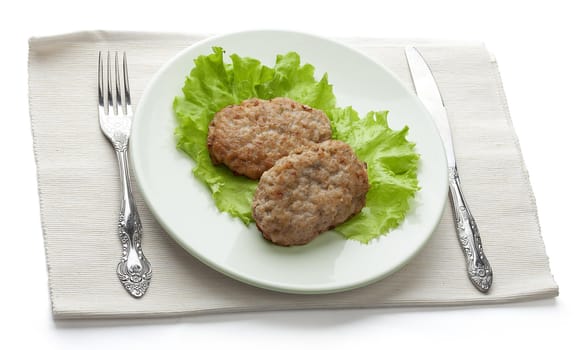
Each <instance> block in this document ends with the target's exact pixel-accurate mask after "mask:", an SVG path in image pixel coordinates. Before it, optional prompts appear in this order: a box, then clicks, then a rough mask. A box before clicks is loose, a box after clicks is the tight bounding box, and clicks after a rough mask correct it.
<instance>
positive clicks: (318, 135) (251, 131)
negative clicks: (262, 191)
mask: <svg viewBox="0 0 580 350" xmlns="http://www.w3.org/2000/svg"><path fill="white" fill-rule="evenodd" d="M331 136H332V130H331V127H330V120H329V119H328V117H327V116H326V114H324V112H322V111H321V110H318V109H314V108H311V107H309V106H306V105H303V104H301V103H298V102H296V101H293V100H291V99H289V98H282V97H278V98H274V99H272V100H259V99H250V100H246V101H243V102H242V103H241V104H239V105H234V106H228V107H226V108H224V109H222V110H220V111H219V112H217V113H216V114H215V116H214V118H213V120H212V121H211V123H210V125H209V129H208V137H207V147H208V150H209V154H210V157H211V160H212V162H213V163H214V164H215V165H218V164H225V165H226V166H227V167H228V168H230V169H231V170H232V171H233V172H234V173H237V174H241V175H245V176H247V177H249V178H251V179H259V178H260V176H262V173H263V172H264V171H266V170H268V169H270V168H271V167H272V166H273V165H274V163H275V162H276V161H277V160H278V159H280V158H282V157H284V156H286V155H288V154H289V153H290V152H292V151H293V150H295V149H297V148H299V147H301V146H304V145H309V144H313V143H319V142H322V141H325V140H329V139H330V138H331Z"/></svg>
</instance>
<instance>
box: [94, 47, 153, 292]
mask: <svg viewBox="0 0 580 350" xmlns="http://www.w3.org/2000/svg"><path fill="white" fill-rule="evenodd" d="M102 56H103V55H102V54H101V52H100V51H99V68H98V90H99V124H100V125H101V131H102V132H103V134H104V135H105V136H106V137H107V139H109V141H110V142H111V144H112V145H113V148H114V149H115V153H116V154H117V162H118V164H119V171H120V174H121V189H122V200H121V214H120V216H119V224H118V228H119V238H120V239H121V244H122V246H123V255H122V256H121V261H120V262H119V264H118V265H117V276H119V280H120V281H121V284H122V285H123V287H125V289H126V290H127V291H128V292H129V293H130V294H131V295H132V296H134V297H135V298H140V297H142V296H143V295H144V294H145V292H146V291H147V288H149V283H150V282H151V264H150V263H149V261H148V260H147V258H145V255H144V254H143V251H142V250H141V232H142V227H141V220H140V219H139V213H137V206H136V205H135V200H134V199H133V192H132V190H131V179H130V175H129V158H128V153H127V146H128V141H129V136H130V134H131V120H132V119H133V110H132V108H131V94H130V92H129V75H128V73H127V56H126V55H125V53H123V73H122V74H123V79H122V80H121V78H120V72H119V60H118V55H117V53H116V52H115V61H114V62H111V55H110V53H109V52H107V63H106V64H107V67H106V69H105V68H104V67H103V57H102ZM112 65H114V75H115V76H114V79H115V81H114V83H113V81H112V80H111V74H112V73H113V72H112V70H113V68H112ZM105 74H106V76H105Z"/></svg>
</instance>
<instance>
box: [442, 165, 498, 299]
mask: <svg viewBox="0 0 580 350" xmlns="http://www.w3.org/2000/svg"><path fill="white" fill-rule="evenodd" d="M449 198H450V200H451V205H452V207H453V216H454V218H455V229H456V231H457V238H458V239H459V243H460V244H461V248H462V250H463V254H464V255H465V261H466V263H467V274H468V276H469V279H470V280H471V283H473V285H474V286H475V287H476V288H477V289H478V290H479V291H480V292H482V293H487V292H488V291H489V288H490V287H491V283H492V281H493V271H492V269H491V265H490V264H489V261H487V257H486V256H485V254H484V253H483V246H482V244H481V238H480V236H479V229H478V228H477V224H476V223H475V219H474V218H473V216H472V215H471V211H470V210H469V207H468V206H467V202H466V201H465V197H464V196H463V191H462V190H461V181H460V180H459V174H458V173H457V167H450V168H449Z"/></svg>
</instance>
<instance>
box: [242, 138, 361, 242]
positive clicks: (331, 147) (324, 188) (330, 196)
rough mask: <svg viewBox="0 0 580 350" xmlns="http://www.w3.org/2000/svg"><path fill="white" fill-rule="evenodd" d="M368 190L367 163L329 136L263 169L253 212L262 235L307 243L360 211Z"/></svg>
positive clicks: (285, 240) (275, 240) (273, 239)
mask: <svg viewBox="0 0 580 350" xmlns="http://www.w3.org/2000/svg"><path fill="white" fill-rule="evenodd" d="M368 190H369V182H368V175H367V171H366V164H365V163H363V162H361V161H360V160H359V159H358V158H357V157H356V155H355V154H354V151H353V150H352V148H350V146H349V145H348V144H346V143H344V142H342V141H336V140H329V141H325V142H322V143H319V144H313V145H309V146H305V147H302V148H300V149H298V150H296V151H295V152H294V153H292V154H290V155H288V156H286V157H284V158H281V159H280V160H278V161H277V162H276V164H275V165H274V166H273V167H272V168H270V169H269V170H268V171H266V172H265V173H264V174H263V175H262V177H261V179H260V182H259V184H258V188H257V189H256V193H255V194H254V200H253V203H252V214H253V216H254V220H255V221H256V225H257V227H258V229H259V230H260V231H261V232H262V235H263V236H264V238H266V239H268V240H270V241H272V242H273V243H275V244H279V245H283V246H290V245H300V244H306V243H308V242H310V241H311V240H313V239H314V238H315V237H316V236H318V235H319V234H320V233H322V232H324V231H327V230H329V229H331V228H333V227H335V226H337V225H339V224H341V223H343V222H344V221H346V220H348V219H349V218H350V217H352V216H353V215H355V214H357V213H358V212H360V211H361V209H362V208H363V207H364V205H365V198H366V193H367V192H368Z"/></svg>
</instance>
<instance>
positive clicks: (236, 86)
mask: <svg viewBox="0 0 580 350" xmlns="http://www.w3.org/2000/svg"><path fill="white" fill-rule="evenodd" d="M224 53H225V51H224V50H223V49H222V48H219V47H214V48H213V53H211V54H209V55H201V56H199V57H197V58H196V59H195V60H194V64H195V66H194V68H193V69H192V70H191V72H190V74H189V76H187V78H186V80H185V84H184V86H183V96H178V97H176V98H175V100H174V103H173V110H174V112H175V115H176V118H177V121H178V127H177V129H176V130H175V135H176V140H177V148H178V149H180V150H182V151H183V152H185V153H186V154H187V155H189V157H191V158H192V159H193V160H194V161H195V165H194V168H193V175H194V176H195V177H196V178H198V179H199V180H200V181H202V182H203V183H205V184H206V185H207V186H208V188H209V190H210V191H211V193H212V197H213V199H214V201H215V204H216V206H217V208H218V209H219V210H220V211H223V212H227V213H229V214H231V215H232V216H234V217H238V218H240V219H241V220H242V221H243V222H244V223H245V224H249V223H250V222H252V221H253V219H252V212H251V204H252V198H253V195H254V191H255V189H256V187H257V184H258V182H257V181H255V180H250V179H248V178H246V177H244V176H236V175H234V174H233V173H232V172H231V171H230V170H229V169H228V168H226V167H225V166H214V165H213V164H212V163H211V160H210V157H209V153H208V150H207V146H206V140H207V130H208V125H209V123H210V121H211V119H212V118H213V116H214V114H215V113H216V112H217V111H219V110H220V109H222V108H224V107H226V106H228V105H232V104H238V103H240V102H242V101H243V100H246V99H248V98H252V97H257V98H261V99H271V98H274V97H289V98H291V99H294V100H296V101H298V102H301V103H303V104H307V105H309V106H311V107H314V108H317V109H321V110H323V111H324V112H325V113H326V114H327V115H328V117H329V118H330V121H331V125H332V131H333V138H335V139H338V140H342V141H345V142H346V143H348V144H350V145H351V147H352V148H353V149H354V151H355V152H356V154H357V156H358V157H359V158H360V159H361V160H363V161H364V162H366V163H367V167H368V174H369V182H370V190H369V192H368V194H367V203H366V206H365V208H364V209H363V210H362V212H361V213H360V214H358V215H356V216H355V217H353V218H351V219H350V220H348V221H347V222H345V223H343V224H342V225H340V226H338V227H336V228H335V230H336V231H338V232H340V233H341V234H343V235H344V236H345V237H346V238H348V239H354V240H358V241H360V242H363V243H368V242H369V241H371V240H373V239H374V238H377V237H379V236H380V235H383V234H386V233H387V232H389V231H390V230H391V229H392V228H394V227H396V226H397V225H399V223H400V222H401V221H402V220H403V219H404V217H405V214H406V213H407V211H408V210H409V201H410V199H411V198H412V197H413V196H414V194H415V192H416V191H418V190H419V185H418V181H417V166H418V160H419V155H418V154H417V153H416V152H415V150H414V144H413V143H411V142H409V141H407V139H406V136H407V132H408V128H407V127H405V128H403V129H402V130H399V131H395V130H392V129H390V128H389V126H388V124H387V112H386V111H381V112H370V113H368V114H367V115H366V117H364V118H359V115H358V113H357V112H356V111H355V110H354V109H352V108H351V107H347V108H338V107H336V98H335V96H334V93H333V91H332V85H330V84H329V82H328V77H327V75H326V74H324V76H323V77H322V78H321V79H320V80H317V79H316V78H315V76H314V67H313V66H312V65H310V64H304V65H301V62H300V56H299V55H298V54H297V53H295V52H289V53H287V54H285V55H278V56H277V57H276V63H275V65H274V66H273V67H267V66H264V65H263V64H262V63H261V62H260V61H258V60H256V59H253V58H248V57H243V58H242V57H240V56H238V55H236V54H233V55H231V56H230V60H231V62H229V63H226V62H225V61H224Z"/></svg>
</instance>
